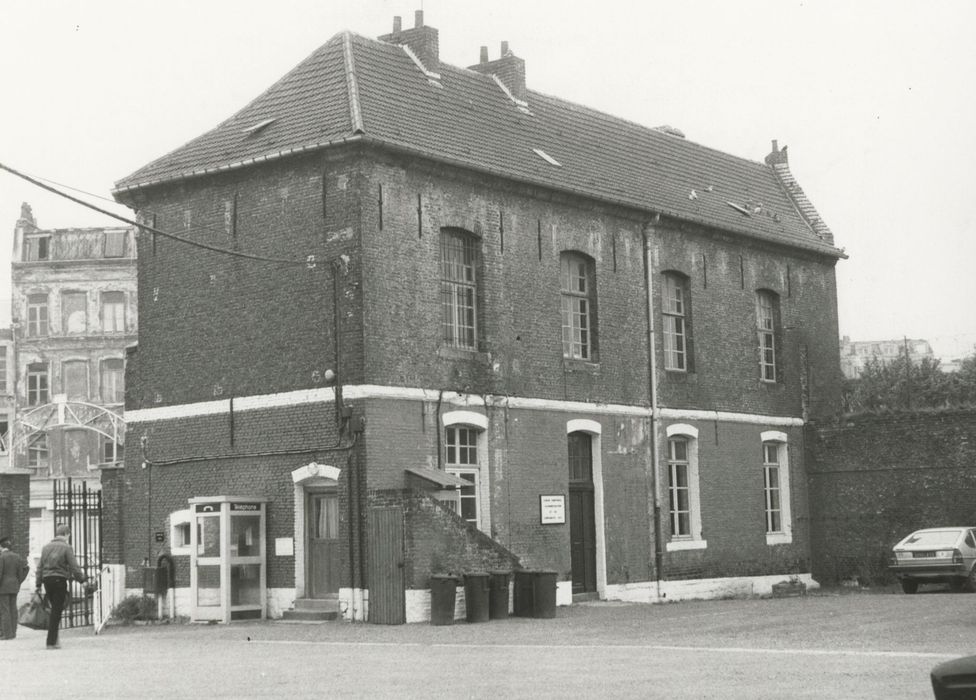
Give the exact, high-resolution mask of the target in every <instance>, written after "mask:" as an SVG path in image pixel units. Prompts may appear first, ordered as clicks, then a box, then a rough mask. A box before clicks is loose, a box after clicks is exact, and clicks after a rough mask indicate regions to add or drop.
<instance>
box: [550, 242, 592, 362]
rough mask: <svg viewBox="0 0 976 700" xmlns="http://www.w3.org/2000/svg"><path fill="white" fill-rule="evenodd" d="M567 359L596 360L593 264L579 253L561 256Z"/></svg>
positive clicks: (564, 341) (560, 269) (565, 353)
mask: <svg viewBox="0 0 976 700" xmlns="http://www.w3.org/2000/svg"><path fill="white" fill-rule="evenodd" d="M559 289H560V304H561V307H560V312H561V316H562V326H563V357H568V358H571V359H575V360H593V359H594V355H595V349H596V348H595V342H594V341H595V340H596V338H595V335H594V327H595V324H594V320H595V314H594V310H595V309H594V306H595V304H594V302H595V299H596V282H595V279H594V269H593V263H592V261H591V260H590V259H589V258H587V257H586V256H583V255H580V254H579V253H563V254H562V255H560V256H559Z"/></svg>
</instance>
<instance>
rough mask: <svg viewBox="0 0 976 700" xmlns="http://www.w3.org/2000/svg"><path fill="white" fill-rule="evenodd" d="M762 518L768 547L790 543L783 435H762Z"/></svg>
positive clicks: (774, 432) (787, 459) (786, 452)
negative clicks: (769, 545)
mask: <svg viewBox="0 0 976 700" xmlns="http://www.w3.org/2000/svg"><path fill="white" fill-rule="evenodd" d="M762 456H763V465H762V469H763V517H764V520H765V524H766V543H767V544H788V543H790V542H792V541H793V526H792V522H791V517H790V451H789V447H788V444H787V435H786V433H783V432H780V431H778V430H768V431H766V432H764V433H763V434H762Z"/></svg>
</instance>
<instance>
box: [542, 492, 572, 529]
mask: <svg viewBox="0 0 976 700" xmlns="http://www.w3.org/2000/svg"><path fill="white" fill-rule="evenodd" d="M539 522H540V523H541V524H543V525H562V524H564V523H565V522H566V497H565V496H563V495H562V494H559V495H551V496H539Z"/></svg>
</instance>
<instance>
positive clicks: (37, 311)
mask: <svg viewBox="0 0 976 700" xmlns="http://www.w3.org/2000/svg"><path fill="white" fill-rule="evenodd" d="M135 255H136V232H135V230H134V229H133V228H132V227H123V228H66V229H42V228H40V227H39V226H38V225H37V222H36V220H35V219H34V215H33V212H32V211H31V208H30V206H28V205H27V204H24V205H23V207H22V210H21V216H20V218H19V219H18V221H17V224H16V227H15V229H14V242H13V256H12V258H11V260H12V263H11V268H12V270H11V272H12V274H11V282H12V296H13V299H12V313H11V317H12V319H13V325H14V331H13V347H12V351H13V353H12V354H11V355H10V357H9V359H8V362H9V363H10V365H11V371H12V372H13V377H14V379H13V381H12V383H11V385H10V386H11V391H12V393H13V394H14V395H15V411H14V413H13V415H9V416H8V421H9V425H10V427H11V430H10V432H9V434H8V443H9V444H8V447H9V450H10V452H9V454H10V455H11V466H13V467H15V468H18V469H28V470H29V471H30V473H31V481H30V483H31V486H30V492H31V502H30V506H31V509H30V516H31V524H30V553H31V557H32V558H36V557H37V556H38V555H39V554H40V548H41V547H42V546H43V545H44V543H45V542H47V541H48V540H49V539H50V538H51V537H53V536H54V526H55V523H54V511H53V502H52V497H53V492H54V482H55V481H56V480H59V479H64V478H66V477H70V478H72V479H74V480H75V481H77V482H80V483H86V484H89V485H90V486H91V487H92V488H97V487H98V484H99V469H100V468H101V467H104V466H107V465H111V464H115V463H117V462H121V461H122V459H123V457H122V452H123V445H124V441H125V440H124V434H125V431H124V421H123V418H122V410H123V401H124V388H123V380H124V361H125V348H126V347H127V346H128V345H130V344H133V343H135V341H136V327H137V313H136V311H137V306H136V297H135V295H136V260H135Z"/></svg>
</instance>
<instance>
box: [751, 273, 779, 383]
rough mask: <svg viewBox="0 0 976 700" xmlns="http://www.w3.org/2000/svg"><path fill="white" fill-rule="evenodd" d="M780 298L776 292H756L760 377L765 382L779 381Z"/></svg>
mask: <svg viewBox="0 0 976 700" xmlns="http://www.w3.org/2000/svg"><path fill="white" fill-rule="evenodd" d="M778 329H779V297H778V295H777V294H776V293H775V292H770V291H769V290H766V289H761V290H759V291H758V292H756V332H757V333H758V336H759V377H760V379H762V380H763V381H764V382H775V381H776V379H777V372H778V371H779V368H778V353H779V343H778V337H779V332H778Z"/></svg>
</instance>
